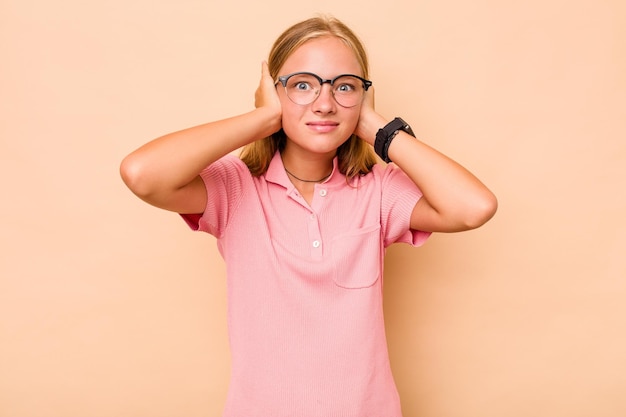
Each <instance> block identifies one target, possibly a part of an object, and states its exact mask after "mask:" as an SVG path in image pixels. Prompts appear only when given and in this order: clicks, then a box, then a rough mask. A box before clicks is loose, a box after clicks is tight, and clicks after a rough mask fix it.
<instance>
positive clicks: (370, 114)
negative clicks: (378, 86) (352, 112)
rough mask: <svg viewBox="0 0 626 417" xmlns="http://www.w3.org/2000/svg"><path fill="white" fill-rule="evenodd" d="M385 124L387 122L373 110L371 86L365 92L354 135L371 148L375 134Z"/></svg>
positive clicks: (372, 90) (372, 89) (372, 88)
mask: <svg viewBox="0 0 626 417" xmlns="http://www.w3.org/2000/svg"><path fill="white" fill-rule="evenodd" d="M386 123H387V121H386V120H385V119H384V118H383V117H382V116H381V115H380V114H378V113H377V112H376V110H375V109H374V87H373V86H372V87H370V88H369V89H368V90H367V91H366V92H365V97H364V98H363V103H362V104H361V114H360V116H359V122H358V123H357V126H356V129H355V131H354V133H355V134H356V135H357V136H358V137H360V138H361V139H363V140H364V141H366V142H367V143H369V144H370V145H372V146H373V145H374V140H375V139H376V132H378V129H380V128H381V127H383V126H384V125H385V124H386Z"/></svg>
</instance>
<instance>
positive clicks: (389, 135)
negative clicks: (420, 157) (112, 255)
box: [374, 117, 415, 163]
mask: <svg viewBox="0 0 626 417" xmlns="http://www.w3.org/2000/svg"><path fill="white" fill-rule="evenodd" d="M400 131H404V132H406V133H408V134H409V135H411V136H413V137H415V134H414V133H413V130H412V129H411V126H409V125H408V123H406V122H405V121H404V120H402V119H401V118H399V117H396V118H395V119H393V120H392V121H391V122H389V123H387V124H386V125H385V126H384V127H382V128H381V129H379V130H378V131H377V132H376V139H375V140H374V151H375V152H376V154H377V155H378V156H379V157H380V159H382V160H383V161H385V162H387V163H389V162H391V159H390V158H389V146H390V145H391V142H392V141H393V140H394V139H395V137H396V136H397V134H398V132H400Z"/></svg>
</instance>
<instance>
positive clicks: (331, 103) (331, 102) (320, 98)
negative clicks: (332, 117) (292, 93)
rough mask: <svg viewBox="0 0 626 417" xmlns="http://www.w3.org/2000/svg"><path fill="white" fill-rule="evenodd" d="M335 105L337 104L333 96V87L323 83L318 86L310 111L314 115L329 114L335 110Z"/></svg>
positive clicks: (328, 83)
mask: <svg viewBox="0 0 626 417" xmlns="http://www.w3.org/2000/svg"><path fill="white" fill-rule="evenodd" d="M336 105H337V102H336V101H335V97H334V96H333V87H332V86H331V85H330V82H326V83H323V84H322V85H321V86H320V91H319V93H318V95H317V97H316V98H315V100H313V103H311V106H312V107H311V109H312V110H313V111H314V112H316V113H317V112H320V113H331V112H334V111H335V110H336Z"/></svg>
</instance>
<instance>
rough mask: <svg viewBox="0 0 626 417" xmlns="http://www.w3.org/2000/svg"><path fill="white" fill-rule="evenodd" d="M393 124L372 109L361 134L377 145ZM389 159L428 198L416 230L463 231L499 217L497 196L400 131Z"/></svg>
mask: <svg viewBox="0 0 626 417" xmlns="http://www.w3.org/2000/svg"><path fill="white" fill-rule="evenodd" d="M388 122H389V120H387V119H385V118H383V117H382V116H381V115H380V114H378V113H377V112H375V111H374V110H373V109H372V108H371V107H368V108H365V109H364V110H363V111H362V114H361V119H360V121H359V131H358V132H357V134H358V135H359V136H360V137H361V138H362V139H363V140H365V141H366V142H368V143H369V144H370V145H372V146H373V145H374V141H375V138H376V133H377V132H378V130H379V129H381V128H382V127H383V126H385V125H386V124H387V123H388ZM388 156H389V158H390V159H391V161H393V162H394V163H395V164H396V165H398V166H399V167H400V168H401V169H402V170H403V171H404V172H405V173H406V174H407V175H408V176H409V178H411V180H412V181H413V182H414V183H415V184H416V185H417V186H418V187H419V189H420V190H421V191H422V193H423V195H424V197H423V200H424V201H422V203H421V206H420V210H421V211H420V212H419V213H416V215H415V216H412V223H411V225H412V227H415V228H422V230H429V231H461V230H468V229H472V228H475V227H478V226H480V225H482V224H483V223H484V222H486V221H487V220H489V218H491V216H493V214H494V213H495V210H496V207H497V201H496V198H495V196H494V195H493V193H491V191H489V189H488V188H487V187H485V185H484V184H483V183H482V182H480V180H479V179H478V178H476V177H475V176H474V175H473V174H472V173H470V172H469V171H468V170H467V169H465V168H464V167H463V166H461V165H460V164H458V163H457V162H455V161H453V160H452V159H450V158H448V157H447V156H445V155H444V154H442V153H440V152H439V151H437V150H435V149H433V148H432V147H430V146H428V145H427V144H425V143H424V142H422V141H420V140H418V139H416V138H414V137H412V136H410V135H409V134H408V133H406V132H403V131H399V132H398V134H397V135H396V136H395V138H394V139H393V140H392V142H391V144H390V146H389V148H388Z"/></svg>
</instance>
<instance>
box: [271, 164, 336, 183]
mask: <svg viewBox="0 0 626 417" xmlns="http://www.w3.org/2000/svg"><path fill="white" fill-rule="evenodd" d="M283 168H285V167H284V166H283ZM285 172H286V173H287V174H289V175H290V176H292V177H294V178H295V179H297V180H298V181H301V182H322V181H324V180H325V179H326V178H328V177H330V174H332V173H333V171H332V169H331V170H330V172H329V173H328V174H326V175H325V176H324V177H322V178H320V179H319V180H303V179H302V178H298V177H296V176H295V175H293V174H292V173H291V172H289V170H288V169H287V168H285Z"/></svg>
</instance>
